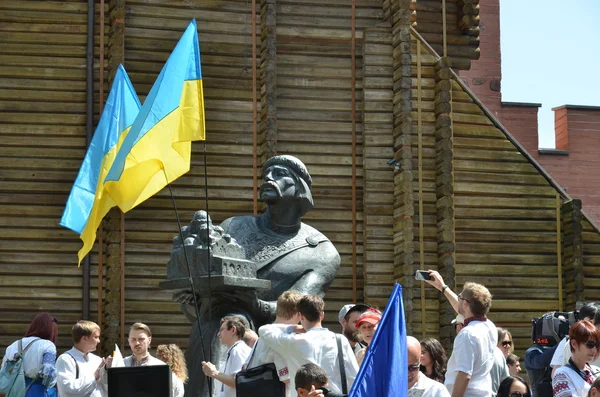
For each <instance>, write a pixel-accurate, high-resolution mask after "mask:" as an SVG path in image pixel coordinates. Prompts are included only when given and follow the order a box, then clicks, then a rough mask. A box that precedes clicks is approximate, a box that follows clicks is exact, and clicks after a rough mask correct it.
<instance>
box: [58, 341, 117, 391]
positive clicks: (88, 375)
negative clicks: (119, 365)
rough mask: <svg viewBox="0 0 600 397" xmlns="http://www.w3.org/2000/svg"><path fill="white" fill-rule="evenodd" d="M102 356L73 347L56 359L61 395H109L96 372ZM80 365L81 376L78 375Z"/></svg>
mask: <svg viewBox="0 0 600 397" xmlns="http://www.w3.org/2000/svg"><path fill="white" fill-rule="evenodd" d="M69 354H70V355H69ZM75 360H76V361H77V364H75ZM101 362H102V358H101V357H98V356H97V355H95V354H94V353H88V354H87V355H85V356H84V354H83V353H82V352H81V351H79V350H77V349H76V348H72V349H71V350H69V351H67V352H66V353H63V354H61V355H60V357H58V360H56V371H57V372H58V377H57V381H56V387H57V388H58V395H59V396H60V397H104V396H106V395H107V393H106V391H105V390H104V387H103V385H102V382H100V381H96V378H95V376H94V372H96V369H98V366H99V365H100V363H101ZM77 367H79V377H77Z"/></svg>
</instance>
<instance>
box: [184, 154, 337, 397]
mask: <svg viewBox="0 0 600 397" xmlns="http://www.w3.org/2000/svg"><path fill="white" fill-rule="evenodd" d="M262 177H263V182H262V185H261V186H260V199H261V200H262V201H263V202H265V203H266V205H267V210H266V211H265V213H264V214H262V215H260V216H253V215H248V216H238V217H232V218H229V219H226V220H225V221H224V222H223V223H221V225H220V227H221V228H222V229H223V231H224V233H226V234H228V235H230V236H231V237H233V238H234V239H235V240H236V241H237V243H238V244H239V245H240V246H242V247H243V248H244V250H245V252H246V259H247V260H249V261H252V262H254V263H255V264H256V266H257V278H259V279H267V280H270V281H271V289H270V290H266V291H256V292H252V293H248V292H239V293H238V292H236V293H235V294H229V295H227V294H218V293H217V294H215V295H214V297H213V300H212V303H211V305H210V306H211V309H212V310H211V316H210V319H211V320H210V322H209V321H208V309H207V307H206V306H205V304H204V303H203V304H202V306H203V307H202V309H203V310H202V311H201V323H202V332H201V333H202V339H201V338H200V332H198V329H197V328H198V327H197V326H196V324H195V323H194V327H193V329H192V333H191V335H190V346H189V348H188V350H187V354H186V356H187V360H188V368H189V372H190V380H189V382H188V384H187V385H186V396H187V397H191V396H194V397H195V396H198V395H202V396H208V391H207V390H206V389H207V388H206V387H205V386H204V383H205V379H204V377H203V373H202V368H201V365H200V362H201V361H209V360H207V359H206V358H203V357H202V353H201V350H202V347H201V343H202V344H204V351H205V352H208V351H209V344H211V345H212V346H211V347H212V349H211V355H210V356H211V357H210V359H211V361H212V362H213V363H215V364H216V363H218V362H219V356H220V355H221V354H222V350H223V349H222V347H221V346H220V344H219V341H218V338H217V336H216V330H218V329H219V320H220V318H221V317H223V316H225V315H231V314H237V315H241V316H243V317H244V318H246V319H247V320H248V323H249V324H250V326H251V327H253V328H255V329H258V327H260V326H261V325H263V324H267V323H270V322H272V321H273V319H274V318H275V301H276V300H277V298H278V297H279V295H281V294H282V293H283V292H285V291H287V290H295V291H299V292H302V293H308V294H316V295H320V296H323V295H324V294H325V291H326V290H327V288H328V287H329V285H330V284H331V282H332V281H333V279H334V277H335V274H336V272H337V269H338V267H339V265H340V256H339V254H338V252H337V250H336V249H335V247H334V246H333V244H332V243H331V241H329V239H327V237H325V236H324V235H323V234H322V233H320V232H319V231H318V230H316V229H315V228H313V227H311V226H309V225H307V224H304V223H302V221H301V218H302V216H303V215H304V214H306V213H307V212H308V211H309V210H311V209H312V208H313V206H314V203H313V199H312V194H311V184H312V179H311V177H310V174H309V173H308V170H307V169H306V167H305V165H304V164H303V163H302V162H301V161H300V160H299V159H297V158H295V157H293V156H289V155H282V156H275V157H272V158H270V159H269V160H267V161H266V162H265V164H264V166H263V173H262ZM211 227H212V226H211ZM190 303H192V302H191V301H190V300H189V299H188V300H187V301H186V302H185V303H184V305H183V306H185V305H186V304H190ZM182 309H183V310H184V312H186V313H187V314H188V315H189V314H192V313H193V312H194V310H190V309H193V306H192V307H191V308H190V307H189V306H188V307H187V308H185V307H182ZM209 333H212V338H211V339H212V340H211V341H209V337H208V335H209ZM200 393H201V394H200Z"/></svg>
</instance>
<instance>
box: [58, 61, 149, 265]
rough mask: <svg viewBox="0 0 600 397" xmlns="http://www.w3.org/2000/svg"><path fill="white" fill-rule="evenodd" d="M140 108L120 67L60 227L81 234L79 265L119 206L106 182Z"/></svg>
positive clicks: (129, 82)
mask: <svg viewBox="0 0 600 397" xmlns="http://www.w3.org/2000/svg"><path fill="white" fill-rule="evenodd" d="M140 108H141V104H140V100H139V99H138V96H137V94H136V93H135V90H134V89H133V85H132V84H131V81H129V77H128V76H127V72H125V69H124V68H123V66H122V65H119V68H118V69H117V73H116V74H115V78H114V80H113V84H112V88H111V89H110V93H109V94H108V98H107V100H106V105H105V106H104V110H103V111H102V115H101V116H100V122H99V123H98V127H97V128H96V132H95V133H94V137H93V138H92V142H91V143H90V146H89V148H88V151H87V153H86V155H85V158H84V159H83V163H82V164H81V168H80V169H79V175H77V179H76V180H75V183H74V184H73V188H72V189H71V194H70V195H69V199H68V200H67V204H66V206H65V211H64V213H63V216H62V219H61V220H60V225H61V226H64V227H66V228H69V229H71V230H73V231H74V232H77V233H79V235H80V236H79V238H81V241H83V247H82V248H81V250H80V251H79V253H78V254H77V256H78V257H79V263H81V261H82V260H83V258H84V257H85V256H86V255H87V253H88V252H90V250H91V249H92V247H93V246H94V242H95V241H96V231H97V230H98V226H99V225H100V222H101V221H102V219H103V218H104V216H105V215H106V213H107V212H108V211H109V210H110V209H111V208H112V207H114V206H115V205H116V204H115V202H114V201H113V200H112V198H111V197H110V196H109V195H108V194H106V192H105V190H104V178H105V177H106V174H107V173H108V170H109V169H110V167H111V166H112V164H113V160H114V159H115V155H116V154H117V145H118V142H120V141H122V140H123V138H124V136H125V135H126V134H127V131H128V130H129V128H130V127H131V125H132V124H133V121H134V120H135V118H136V117H137V115H138V113H139V111H140Z"/></svg>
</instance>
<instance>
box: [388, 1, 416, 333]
mask: <svg viewBox="0 0 600 397" xmlns="http://www.w3.org/2000/svg"><path fill="white" fill-rule="evenodd" d="M409 5H410V0H400V1H393V2H391V12H392V45H393V47H394V48H393V66H394V97H393V104H394V108H393V112H394V128H393V139H394V159H395V160H396V161H397V169H396V171H395V176H394V278H395V280H396V281H398V282H400V283H401V284H402V286H403V288H402V292H403V299H404V309H405V310H404V311H405V313H406V326H407V332H408V333H412V323H413V309H414V306H413V298H414V295H415V291H414V288H415V281H414V277H413V273H414V266H413V265H414V262H415V253H414V238H415V236H414V232H413V216H414V213H415V208H414V197H413V167H412V149H411V143H412V138H411V132H412V131H411V130H412V104H411V95H412V94H411V86H412V55H411V35H410V12H411V11H410V9H409Z"/></svg>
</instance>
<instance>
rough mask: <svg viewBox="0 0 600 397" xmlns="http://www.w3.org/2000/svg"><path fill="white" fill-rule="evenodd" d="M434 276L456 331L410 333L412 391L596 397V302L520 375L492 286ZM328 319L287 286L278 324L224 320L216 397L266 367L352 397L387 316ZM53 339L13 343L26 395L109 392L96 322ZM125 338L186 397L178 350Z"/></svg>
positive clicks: (304, 394)
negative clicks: (440, 336)
mask: <svg viewBox="0 0 600 397" xmlns="http://www.w3.org/2000/svg"><path fill="white" fill-rule="evenodd" d="M429 276H430V280H427V281H426V282H427V283H429V284H430V285H432V286H433V287H435V288H436V289H438V290H439V291H440V292H441V293H442V294H443V295H444V296H445V298H446V299H447V300H448V302H449V303H450V305H451V306H452V308H453V309H454V311H455V313H456V318H455V319H454V320H453V321H452V323H453V324H454V326H455V332H456V337H455V339H454V344H453V347H452V353H451V354H450V356H449V357H448V356H447V354H446V351H445V349H444V347H443V346H442V344H441V343H440V341H438V340H437V339H434V338H426V339H423V340H420V341H419V340H418V339H417V338H415V337H413V336H406V346H407V363H406V365H407V374H408V390H407V395H408V396H409V397H450V396H452V397H463V396H466V397H488V396H489V397H494V396H497V397H534V396H535V397H548V396H551V395H554V396H556V397H571V396H580V397H584V396H592V397H600V377H599V375H600V368H599V367H597V366H596V365H595V364H596V360H599V357H598V356H599V352H600V331H599V330H598V326H600V311H598V307H597V306H596V305H595V304H588V305H586V306H584V307H583V308H582V309H581V311H580V318H581V320H580V321H577V322H576V323H574V324H573V325H572V326H571V327H570V329H569V335H568V336H567V337H565V338H564V339H563V340H562V341H561V343H560V344H558V345H557V346H554V347H553V348H551V349H541V348H539V349H537V350H535V347H534V348H532V349H529V350H528V352H527V353H526V368H527V370H528V374H529V380H528V381H526V380H525V379H524V378H522V377H520V376H519V374H520V373H521V371H522V370H521V364H520V358H519V357H518V356H516V355H515V354H514V342H513V338H512V335H511V333H510V332H509V330H507V329H504V328H500V327H496V326H495V325H494V323H493V322H492V321H491V320H490V319H489V318H488V313H489V311H490V308H491V306H492V295H491V294H490V292H489V290H488V289H487V288H486V287H485V286H483V285H481V284H477V283H473V282H467V283H465V284H464V286H463V289H462V291H461V292H460V293H458V294H457V293H455V292H454V291H452V290H451V289H450V288H449V287H448V286H447V285H446V284H445V283H444V280H443V279H442V277H441V276H440V274H439V273H438V272H436V271H429ZM324 316H325V305H324V302H323V300H322V298H321V297H320V296H318V295H308V294H301V293H299V292H295V291H286V292H284V293H283V294H282V295H281V296H280V297H279V298H278V300H277V307H276V318H275V321H274V323H272V324H267V325H264V326H262V327H260V328H259V329H258V333H255V332H254V331H252V330H251V329H250V327H249V324H248V322H247V321H246V319H245V318H243V317H239V316H226V317H224V318H222V319H221V321H220V329H219V333H218V338H219V341H220V343H221V344H223V345H225V346H226V347H227V350H226V356H225V357H224V362H223V364H222V365H220V366H219V367H218V368H217V366H216V365H215V364H213V363H211V362H202V370H203V372H204V374H205V375H206V376H207V377H210V378H213V379H214V384H213V386H214V390H215V395H217V396H219V397H235V396H239V394H237V393H236V374H239V373H240V371H247V370H249V369H252V368H256V367H259V366H262V365H265V364H273V365H274V368H275V369H276V372H277V376H278V377H279V381H280V382H281V383H282V384H284V385H285V387H283V388H282V389H284V390H285V392H282V394H281V395H282V396H283V395H285V396H301V397H325V396H330V397H340V396H345V395H347V394H348V391H349V390H350V388H351V387H352V384H353V382H354V380H355V378H356V376H357V374H358V371H359V368H360V366H361V365H362V364H363V360H364V358H365V356H366V352H367V351H368V349H369V346H370V345H371V343H372V340H373V337H374V335H375V332H376V330H377V327H378V325H379V322H380V321H381V318H382V313H381V312H380V311H379V310H378V309H377V308H374V307H370V306H369V305H366V304H361V303H359V304H348V305H344V306H343V307H342V308H341V310H340V311H339V314H338V319H339V322H340V326H341V334H337V333H335V332H332V331H330V330H328V329H327V328H324V327H323V325H322V321H323V318H324ZM57 335H58V329H57V325H56V319H55V318H53V317H52V316H51V315H50V314H48V313H40V314H39V315H38V316H36V317H35V318H34V320H33V321H32V323H31V325H30V326H29V328H28V330H27V332H26V333H25V337H24V338H22V339H19V340H18V341H15V342H14V343H13V344H11V345H10V346H8V347H7V349H6V354H5V356H4V359H3V365H4V363H5V362H6V361H7V360H11V359H13V357H14V356H15V355H16V354H18V352H19V351H20V350H21V349H22V351H23V352H24V356H23V368H24V373H25V379H26V383H27V385H31V386H30V388H29V389H28V391H27V396H28V397H46V396H49V397H54V396H55V395H56V394H57V393H58V395H59V396H64V397H75V396H94V397H100V396H106V395H107V368H110V367H111V366H112V364H113V358H112V357H106V358H102V357H99V356H97V355H95V354H94V353H93V351H95V349H96V346H97V345H98V343H99V341H100V328H99V327H98V325H97V324H95V323H93V322H91V321H78V322H77V323H76V324H75V325H74V326H73V328H72V337H73V342H74V345H73V348H72V349H70V350H69V351H67V352H65V353H63V354H61V355H60V356H59V357H58V359H57V358H56V356H57V353H56V345H55V343H56V338H57ZM128 341H129V346H130V348H131V351H132V354H131V355H130V356H128V357H125V358H124V365H125V366H126V367H137V366H146V365H165V364H166V365H169V366H170V367H171V370H172V382H171V383H172V396H174V397H181V396H183V394H184V386H183V385H184V382H185V381H186V379H187V376H188V375H187V369H186V364H185V359H184V356H183V353H182V352H181V350H180V349H179V348H178V347H177V346H176V345H174V344H171V345H160V346H158V347H157V349H156V355H157V357H153V356H152V355H150V352H149V351H150V346H151V342H152V332H151V331H150V328H149V327H148V326H147V325H145V324H142V323H136V324H133V325H132V326H131V329H130V331H129V338H128ZM542 369H545V371H543V370H542ZM550 369H551V371H550ZM530 370H531V371H530ZM536 371H537V372H536ZM550 372H551V374H550ZM546 375H548V378H549V380H548V381H547V382H546V384H545V383H544V382H543V381H542V379H545V378H544V376H546ZM398 376H401V374H398ZM529 382H531V386H532V387H530V384H529ZM274 397H275V396H274ZM374 397H375V396H374Z"/></svg>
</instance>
